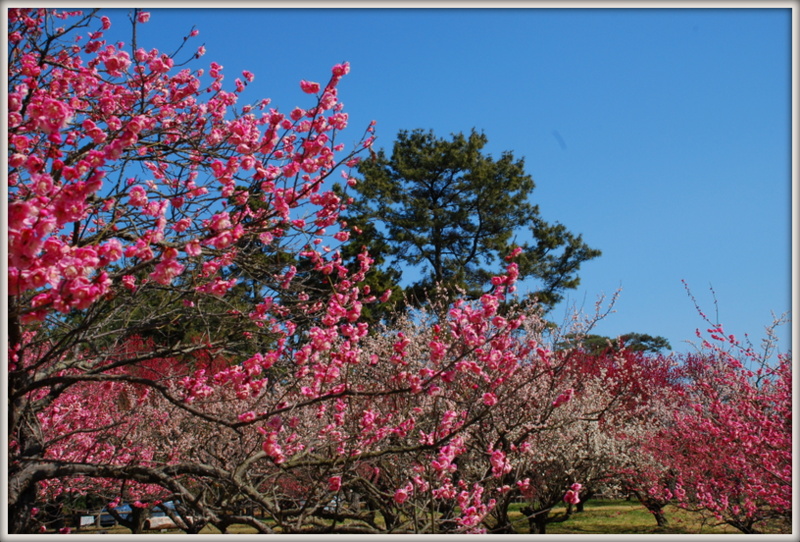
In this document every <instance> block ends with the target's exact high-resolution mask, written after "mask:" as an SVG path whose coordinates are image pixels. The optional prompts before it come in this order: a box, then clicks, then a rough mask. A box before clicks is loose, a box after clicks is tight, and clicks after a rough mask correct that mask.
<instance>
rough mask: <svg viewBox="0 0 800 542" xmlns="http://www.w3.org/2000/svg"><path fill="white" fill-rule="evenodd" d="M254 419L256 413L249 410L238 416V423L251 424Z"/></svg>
mask: <svg viewBox="0 0 800 542" xmlns="http://www.w3.org/2000/svg"><path fill="white" fill-rule="evenodd" d="M255 419H256V413H255V412H253V411H252V410H249V411H247V412H245V413H243V414H239V421H240V422H252V421H253V420H255Z"/></svg>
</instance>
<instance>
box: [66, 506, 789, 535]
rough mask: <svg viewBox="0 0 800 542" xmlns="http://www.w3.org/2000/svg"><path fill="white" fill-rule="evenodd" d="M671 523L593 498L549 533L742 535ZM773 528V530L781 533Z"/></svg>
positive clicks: (689, 522) (680, 519) (675, 519)
mask: <svg viewBox="0 0 800 542" xmlns="http://www.w3.org/2000/svg"><path fill="white" fill-rule="evenodd" d="M522 506H523V504H517V505H514V506H513V508H514V512H512V514H511V517H512V519H513V520H514V527H515V529H516V531H517V533H518V534H527V533H529V529H528V524H527V521H526V520H525V518H524V517H523V515H522V513H521V512H520V511H519V510H520V508H521V507H522ZM665 512H666V515H667V518H668V519H669V525H667V526H666V527H659V526H658V525H656V523H655V521H654V519H653V516H652V514H651V513H650V512H648V511H647V509H646V508H645V507H644V506H642V505H641V504H640V503H639V502H638V501H636V500H635V499H631V500H626V499H592V500H590V501H588V502H587V503H586V507H585V509H584V511H583V512H576V513H573V514H572V516H571V517H570V518H569V519H567V520H564V517H565V513H566V506H561V505H559V506H557V507H555V509H554V510H553V518H554V520H553V522H552V523H550V524H548V533H547V534H737V533H738V534H741V533H739V531H737V530H736V529H734V528H733V527H731V526H729V525H718V524H713V523H709V522H708V521H704V519H703V518H702V517H701V516H700V515H698V514H694V513H692V512H690V511H687V510H683V509H681V508H678V507H676V506H672V505H668V506H667V507H666V508H665ZM150 532H151V533H176V534H180V533H181V531H179V530H177V529H165V530H159V531H150ZM255 532H256V531H255V529H253V528H251V527H247V526H246V525H239V526H235V527H232V528H231V529H229V533H235V534H252V533H255ZM779 532H780V531H778V530H770V533H779ZM73 533H75V534H77V533H81V534H98V533H103V534H106V533H107V534H130V530H128V529H126V528H125V527H120V526H116V527H110V528H96V527H91V528H83V529H81V530H80V531H73ZM201 534H219V531H218V530H217V529H214V528H213V527H210V526H209V527H206V528H205V529H203V530H202V531H201Z"/></svg>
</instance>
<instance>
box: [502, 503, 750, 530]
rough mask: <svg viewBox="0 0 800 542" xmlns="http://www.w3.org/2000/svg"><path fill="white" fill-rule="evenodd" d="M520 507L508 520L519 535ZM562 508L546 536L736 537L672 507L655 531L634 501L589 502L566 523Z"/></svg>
mask: <svg viewBox="0 0 800 542" xmlns="http://www.w3.org/2000/svg"><path fill="white" fill-rule="evenodd" d="M522 506H523V505H521V504H520V505H514V506H513V507H512V510H514V511H515V512H512V514H511V519H512V521H513V522H514V526H515V527H516V529H517V532H519V533H527V532H528V521H527V520H526V519H525V518H524V517H523V516H522V514H521V513H519V512H518V511H519V509H520V508H522ZM565 513H566V507H565V506H559V507H556V508H555V509H554V510H553V512H551V517H552V518H553V519H554V520H555V521H553V522H552V523H549V524H548V525H547V534H732V533H738V532H739V531H737V530H736V529H734V528H733V527H730V526H728V525H711V524H708V523H704V522H703V520H702V518H701V517H700V515H698V514H696V513H692V512H688V511H686V510H682V509H680V508H677V507H675V506H667V507H665V508H664V513H665V515H666V518H667V520H668V522H669V524H668V525H666V526H665V527H659V526H658V525H657V524H656V520H655V518H654V517H653V515H652V514H651V513H650V512H649V511H648V510H647V509H646V508H645V507H644V506H642V505H641V504H640V503H639V502H638V501H635V500H631V501H626V500H590V501H588V502H587V503H586V507H585V509H584V511H583V512H575V513H573V514H572V516H571V517H570V518H569V519H567V520H566V521H559V520H562V519H563V518H564V516H565Z"/></svg>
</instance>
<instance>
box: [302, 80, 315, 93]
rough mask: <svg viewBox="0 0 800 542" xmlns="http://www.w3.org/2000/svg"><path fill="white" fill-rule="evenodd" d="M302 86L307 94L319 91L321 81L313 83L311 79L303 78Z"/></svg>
mask: <svg viewBox="0 0 800 542" xmlns="http://www.w3.org/2000/svg"><path fill="white" fill-rule="evenodd" d="M300 88H301V89H302V90H303V92H305V93H306V94H315V93H317V92H319V83H313V82H311V81H306V80H303V81H300Z"/></svg>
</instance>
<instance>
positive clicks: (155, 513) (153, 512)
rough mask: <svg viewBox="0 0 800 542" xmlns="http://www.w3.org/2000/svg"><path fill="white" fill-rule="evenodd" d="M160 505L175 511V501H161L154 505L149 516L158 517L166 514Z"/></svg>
mask: <svg viewBox="0 0 800 542" xmlns="http://www.w3.org/2000/svg"><path fill="white" fill-rule="evenodd" d="M162 506H163V507H164V508H166V509H168V510H170V511H172V512H174V511H175V502H173V501H167V502H162V503H161V504H160V505H159V506H154V507H153V509H152V510H150V517H151V518H160V517H164V516H166V515H167V513H166V512H164V510H162V508H161V507H162Z"/></svg>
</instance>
